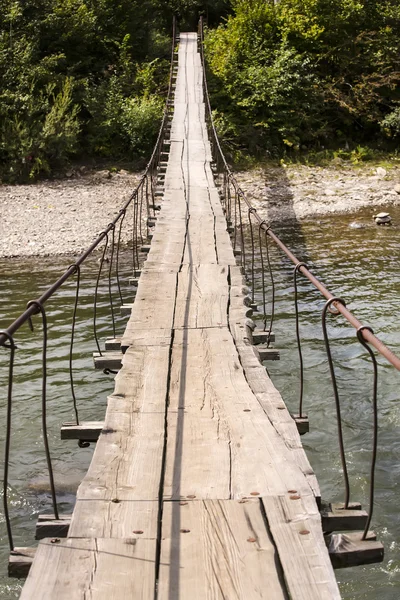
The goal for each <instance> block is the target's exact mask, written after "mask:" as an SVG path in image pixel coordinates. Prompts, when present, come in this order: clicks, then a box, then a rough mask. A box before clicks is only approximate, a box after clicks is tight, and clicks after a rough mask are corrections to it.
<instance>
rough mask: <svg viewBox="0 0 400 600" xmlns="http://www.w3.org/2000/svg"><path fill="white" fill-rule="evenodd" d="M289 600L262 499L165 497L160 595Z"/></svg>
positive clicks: (170, 597)
mask: <svg viewBox="0 0 400 600" xmlns="http://www.w3.org/2000/svg"><path fill="white" fill-rule="evenodd" d="M172 598H199V599H200V598H201V599H212V600H217V599H218V600H222V599H224V598H229V600H234V599H237V600H239V599H244V598H246V600H256V599H257V600H259V599H261V598H265V599H272V598H273V599H274V600H284V599H287V598H288V596H287V594H286V586H285V582H284V580H283V577H282V575H281V569H280V566H279V559H278V557H277V554H276V551H275V548H274V545H273V543H272V541H271V538H270V535H269V533H268V530H267V528H266V525H265V521H264V517H263V514H262V510H261V507H260V502H259V501H257V500H256V501H245V502H244V503H240V502H238V501H234V500H228V501H221V500H215V501H211V500H207V501H189V502H183V503H182V502H164V511H163V529H162V541H161V560H160V577H159V594H158V599H159V600H167V599H172Z"/></svg>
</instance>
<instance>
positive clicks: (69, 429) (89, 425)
mask: <svg viewBox="0 0 400 600" xmlns="http://www.w3.org/2000/svg"><path fill="white" fill-rule="evenodd" d="M103 427H104V421H86V422H84V423H80V424H79V425H77V424H76V423H63V424H62V426H61V439H62V440H82V441H85V442H97V440H98V439H99V435H100V433H101V431H102V429H103Z"/></svg>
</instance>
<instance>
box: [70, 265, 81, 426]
mask: <svg viewBox="0 0 400 600" xmlns="http://www.w3.org/2000/svg"><path fill="white" fill-rule="evenodd" d="M71 266H73V267H75V272H76V274H77V278H76V292H75V302H74V310H73V313H72V325H71V342H70V345H69V380H70V384H71V394H72V401H73V405H74V412H75V420H76V424H77V425H79V414H78V406H77V402H76V395H75V386H74V374H73V365H72V362H73V358H72V357H73V350H74V339H75V325H76V313H77V310H78V301H79V290H80V282H81V268H80V267H79V266H78V265H71Z"/></svg>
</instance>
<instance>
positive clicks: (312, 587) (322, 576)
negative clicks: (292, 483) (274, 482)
mask: <svg viewBox="0 0 400 600" xmlns="http://www.w3.org/2000/svg"><path fill="white" fill-rule="evenodd" d="M262 503H263V505H264V508H265V512H266V516H267V519H268V523H269V528H270V531H271V534H272V537H273V540H274V543H275V545H276V549H277V551H278V556H279V559H280V562H281V564H282V567H283V571H284V573H285V580H286V585H287V587H288V590H289V594H290V598H291V599H292V600H317V599H318V600H325V599H326V598H332V599H333V598H337V599H339V598H340V593H339V589H338V586H337V583H336V580H335V576H334V574H333V571H332V565H331V562H330V558H329V554H328V550H327V548H326V545H325V540H324V537H323V535H322V528H321V518H320V515H319V512H318V511H317V510H315V512H314V513H312V512H311V510H310V507H309V506H308V507H306V506H305V504H304V502H303V499H302V497H301V494H300V493H299V492H298V491H296V490H293V492H292V493H291V492H288V493H287V494H285V495H283V496H268V497H263V498H262Z"/></svg>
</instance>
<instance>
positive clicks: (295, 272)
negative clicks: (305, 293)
mask: <svg viewBox="0 0 400 600" xmlns="http://www.w3.org/2000/svg"><path fill="white" fill-rule="evenodd" d="M300 267H307V265H306V264H305V263H302V262H300V263H298V264H297V265H296V266H295V268H294V272H293V283H294V307H295V313H296V339H297V349H298V352H299V363H300V390H299V417H300V419H302V418H303V390H304V364H303V353H302V351H301V338H300V323H299V304H298V291H297V275H298V272H299V269H300Z"/></svg>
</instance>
